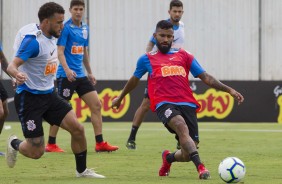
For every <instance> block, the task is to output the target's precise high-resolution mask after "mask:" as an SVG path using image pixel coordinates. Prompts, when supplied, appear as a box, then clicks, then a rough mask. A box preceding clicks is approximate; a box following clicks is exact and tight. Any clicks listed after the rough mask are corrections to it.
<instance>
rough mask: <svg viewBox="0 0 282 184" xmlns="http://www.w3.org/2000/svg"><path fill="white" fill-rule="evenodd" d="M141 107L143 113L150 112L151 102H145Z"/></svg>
mask: <svg viewBox="0 0 282 184" xmlns="http://www.w3.org/2000/svg"><path fill="white" fill-rule="evenodd" d="M141 107H142V110H143V111H145V112H148V111H149V110H150V101H148V102H147V101H144V102H143V103H142V106H141Z"/></svg>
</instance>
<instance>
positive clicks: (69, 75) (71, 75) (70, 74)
mask: <svg viewBox="0 0 282 184" xmlns="http://www.w3.org/2000/svg"><path fill="white" fill-rule="evenodd" d="M66 75H67V78H68V80H69V81H70V82H73V81H75V80H76V73H75V72H74V71H72V70H71V69H68V70H66Z"/></svg>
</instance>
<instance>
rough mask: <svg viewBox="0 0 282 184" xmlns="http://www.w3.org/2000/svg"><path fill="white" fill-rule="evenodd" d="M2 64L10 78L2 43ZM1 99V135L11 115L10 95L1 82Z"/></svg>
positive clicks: (0, 50) (0, 58)
mask: <svg viewBox="0 0 282 184" xmlns="http://www.w3.org/2000/svg"><path fill="white" fill-rule="evenodd" d="M0 62H1V69H2V70H3V71H4V72H5V73H6V74H7V75H8V76H10V75H9V74H8V73H7V67H8V61H7V59H6V57H5V55H4V53H3V50H2V44H1V42H0ZM10 77H11V76H10ZM11 78H12V77H11ZM12 81H13V79H12ZM13 85H14V84H13ZM0 98H1V100H0V134H1V133H2V130H3V127H4V122H5V120H6V118H7V117H8V114H9V109H8V103H7V98H8V93H7V91H6V90H5V88H4V86H3V84H2V82H1V81H0ZM3 155H4V153H2V152H0V156H3Z"/></svg>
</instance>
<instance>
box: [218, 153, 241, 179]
mask: <svg viewBox="0 0 282 184" xmlns="http://www.w3.org/2000/svg"><path fill="white" fill-rule="evenodd" d="M218 174H219V177H220V178H221V179H222V180H223V181H225V182H226V183H237V182H239V181H240V180H241V179H243V178H244V176H245V174H246V167H245V165H244V163H243V162H242V161H241V160H240V159H239V158H237V157H227V158H225V159H224V160H222V161H221V162H220V164H219V166H218Z"/></svg>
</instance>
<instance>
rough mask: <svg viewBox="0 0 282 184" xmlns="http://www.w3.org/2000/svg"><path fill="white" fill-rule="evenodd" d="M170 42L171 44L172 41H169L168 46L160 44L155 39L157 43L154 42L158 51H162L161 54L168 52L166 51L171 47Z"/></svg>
mask: <svg viewBox="0 0 282 184" xmlns="http://www.w3.org/2000/svg"><path fill="white" fill-rule="evenodd" d="M171 44H172V42H171V43H170V44H169V45H168V46H162V45H161V44H160V42H158V41H157V43H156V45H157V47H158V49H159V51H160V52H161V53H163V54H166V53H168V51H169V50H170V48H171Z"/></svg>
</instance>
